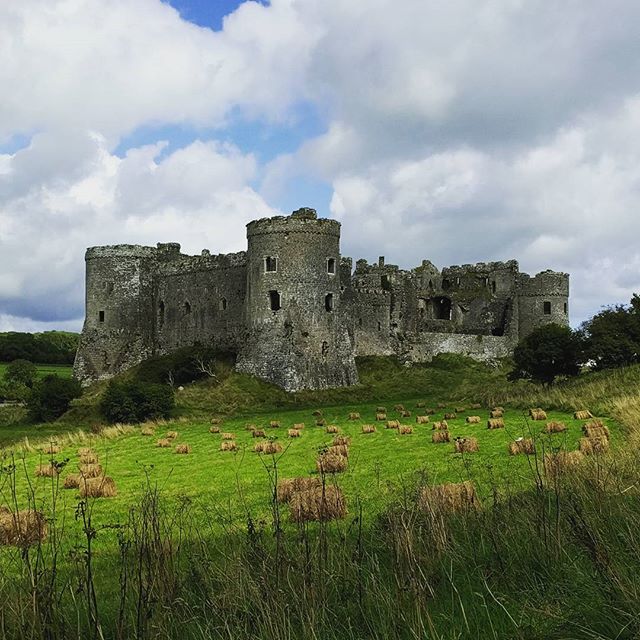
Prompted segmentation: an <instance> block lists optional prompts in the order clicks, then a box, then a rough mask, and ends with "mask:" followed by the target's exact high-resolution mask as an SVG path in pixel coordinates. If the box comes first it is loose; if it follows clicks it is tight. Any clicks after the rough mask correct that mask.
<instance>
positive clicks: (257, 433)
mask: <svg viewBox="0 0 640 640" xmlns="http://www.w3.org/2000/svg"><path fill="white" fill-rule="evenodd" d="M251 437H252V438H266V437H267V434H266V433H265V432H264V430H263V429H254V430H253V432H252V433H251Z"/></svg>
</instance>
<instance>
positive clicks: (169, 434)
mask: <svg viewBox="0 0 640 640" xmlns="http://www.w3.org/2000/svg"><path fill="white" fill-rule="evenodd" d="M165 437H166V438H167V440H175V439H176V438H177V437H178V432H177V431H167V435H166V436H165Z"/></svg>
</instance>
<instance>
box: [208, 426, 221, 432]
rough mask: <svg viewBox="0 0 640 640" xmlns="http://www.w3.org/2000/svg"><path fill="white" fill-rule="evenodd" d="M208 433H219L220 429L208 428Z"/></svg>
mask: <svg viewBox="0 0 640 640" xmlns="http://www.w3.org/2000/svg"><path fill="white" fill-rule="evenodd" d="M209 433H220V427H209Z"/></svg>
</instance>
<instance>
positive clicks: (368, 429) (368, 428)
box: [362, 424, 376, 433]
mask: <svg viewBox="0 0 640 640" xmlns="http://www.w3.org/2000/svg"><path fill="white" fill-rule="evenodd" d="M375 432H376V428H375V426H374V425H372V424H363V425H362V433H375Z"/></svg>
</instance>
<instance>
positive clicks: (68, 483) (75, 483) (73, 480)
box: [62, 473, 80, 489]
mask: <svg viewBox="0 0 640 640" xmlns="http://www.w3.org/2000/svg"><path fill="white" fill-rule="evenodd" d="M79 483H80V474H79V473H68V474H67V475H66V476H65V477H64V484H63V485H62V486H63V488H64V489H77V488H78V487H79V486H80V485H79Z"/></svg>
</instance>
